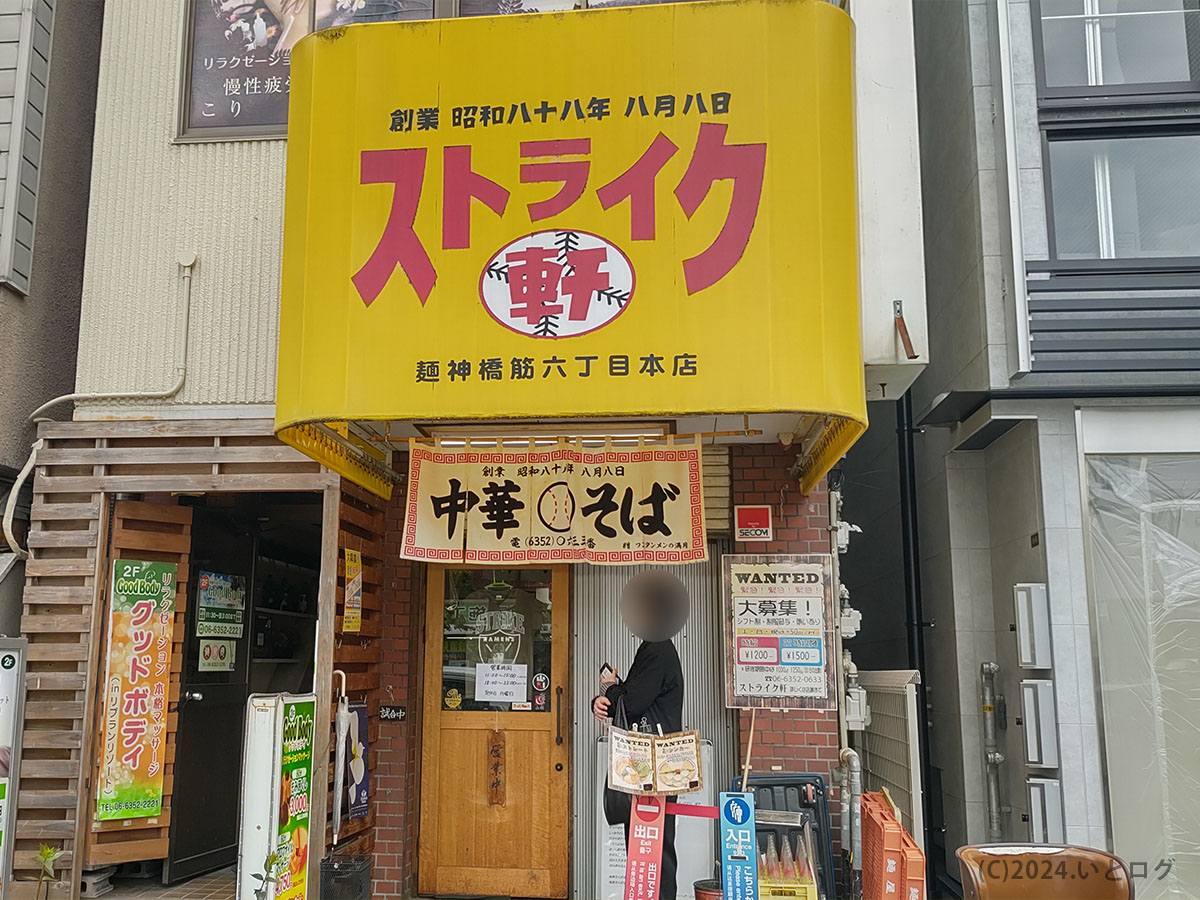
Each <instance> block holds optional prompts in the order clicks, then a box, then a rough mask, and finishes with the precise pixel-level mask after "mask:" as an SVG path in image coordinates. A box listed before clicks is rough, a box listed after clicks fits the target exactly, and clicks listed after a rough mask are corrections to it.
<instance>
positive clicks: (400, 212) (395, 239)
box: [351, 122, 767, 320]
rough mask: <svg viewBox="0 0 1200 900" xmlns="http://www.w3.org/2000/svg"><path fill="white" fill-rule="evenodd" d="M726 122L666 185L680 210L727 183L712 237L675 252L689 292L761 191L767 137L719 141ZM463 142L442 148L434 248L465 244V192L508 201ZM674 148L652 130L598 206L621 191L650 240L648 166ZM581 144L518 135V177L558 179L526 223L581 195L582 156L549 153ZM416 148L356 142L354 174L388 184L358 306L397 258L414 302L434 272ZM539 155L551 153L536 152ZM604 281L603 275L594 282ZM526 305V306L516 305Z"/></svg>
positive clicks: (742, 229)
mask: <svg viewBox="0 0 1200 900" xmlns="http://www.w3.org/2000/svg"><path fill="white" fill-rule="evenodd" d="M727 128H728V126H726V125H723V124H720V125H719V124H715V123H711V122H705V123H702V124H701V125H700V130H699V134H698V136H697V139H696V146H695V149H694V151H693V154H692V158H691V160H690V161H689V163H688V167H687V169H686V171H685V172H684V174H683V177H682V178H681V179H680V181H679V184H678V185H677V186H676V187H675V191H674V193H675V198H676V200H677V201H678V203H679V206H680V208H681V209H682V210H683V212H684V214H685V215H686V216H687V217H688V218H689V219H690V218H692V217H693V215H694V214H695V213H696V211H697V210H698V209H699V208H700V206H701V204H702V203H703V202H704V201H705V199H706V198H707V197H708V195H709V193H710V191H711V190H712V186H713V184H715V183H716V182H717V181H726V180H728V181H732V182H733V192H732V197H731V199H730V203H729V211H728V213H727V214H726V216H725V221H724V223H723V224H722V226H721V229H720V231H719V232H718V234H717V236H716V238H715V239H714V240H713V242H712V243H711V244H710V245H709V246H708V248H707V249H705V250H704V251H703V252H701V253H699V254H698V255H696V256H694V257H692V258H690V259H686V260H684V261H683V272H684V281H685V283H686V286H687V292H688V293H689V294H694V293H696V292H698V291H702V290H704V289H705V288H708V287H711V286H713V285H714V284H716V283H717V282H719V281H720V280H721V279H722V278H724V277H725V276H726V275H728V274H729V272H730V271H732V270H733V268H734V267H735V266H736V265H737V264H738V262H739V261H740V260H741V258H742V256H743V255H744V254H745V251H746V247H747V245H748V243H749V241H750V235H751V233H752V232H753V230H754V224H755V221H756V219H757V216H758V208H759V204H760V203H761V200H762V189H763V181H764V178H765V175H766V159H767V145H766V143H765V142H763V143H757V144H728V143H726V142H725V137H726V133H727ZM471 149H472V148H471V146H470V145H455V146H449V147H444V148H442V163H443V165H442V249H443V250H465V249H469V248H470V246H471V206H472V204H471V201H472V200H478V201H479V202H481V203H482V204H483V205H484V206H486V207H488V209H490V210H491V211H492V212H493V213H495V214H496V215H497V216H504V214H505V212H506V211H507V209H508V201H509V199H510V197H511V193H510V192H509V190H508V189H507V188H506V187H504V186H503V185H502V184H500V183H498V182H495V181H493V180H491V179H490V178H487V177H486V176H484V175H481V174H479V173H478V172H475V171H474V170H473V169H472V168H471ZM678 150H679V148H678V147H677V146H676V145H675V144H674V143H673V142H672V141H671V140H670V139H669V138H668V137H666V136H665V135H663V134H661V133H660V134H658V135H657V136H656V137H655V138H654V140H653V141H652V142H651V143H650V146H649V147H648V148H647V149H646V150H645V152H643V153H642V155H641V156H640V157H639V158H638V159H637V160H636V161H635V162H634V163H633V165H631V166H630V167H629V168H628V169H627V170H626V171H625V172H623V173H622V174H621V175H619V176H617V177H616V178H615V179H613V180H612V181H610V182H608V183H607V184H605V185H603V186H602V187H600V188H598V189H597V190H596V197H597V199H598V200H599V202H600V206H601V208H602V209H604V210H609V209H612V208H613V207H614V206H616V205H617V204H619V203H622V202H623V201H625V200H626V199H628V200H629V231H630V237H631V238H632V239H633V240H635V241H652V240H654V239H655V237H656V235H657V223H656V218H655V196H656V194H655V192H656V184H657V179H658V174H659V173H660V172H661V171H662V169H663V167H664V166H666V164H667V163H668V162H669V161H670V160H671V159H672V157H674V155H675V154H676V153H677V152H678ZM590 152H591V139H590V138H568V139H561V140H546V141H522V142H521V144H520V149H519V158H520V159H521V160H537V161H533V162H521V163H520V164H519V180H520V183H521V184H541V183H547V182H558V183H559V184H560V185H561V186H560V188H559V190H558V191H557V192H556V193H555V194H554V195H553V196H551V197H549V198H547V199H545V200H538V201H533V202H531V203H529V204H528V205H527V211H528V213H529V219H530V222H531V223H532V222H539V221H542V220H544V219H549V218H552V217H554V216H557V215H561V214H562V213H565V212H566V211H567V210H569V209H571V208H572V207H573V206H574V205H575V204H576V203H577V202H578V201H579V200H580V198H582V197H583V194H584V192H585V191H586V189H587V182H588V177H589V173H590V167H591V163H590V161H589V160H587V159H559V158H557V157H563V156H582V155H586V154H589V153H590ZM426 155H427V150H426V149H425V148H410V149H404V150H363V151H361V158H360V176H359V183H360V184H363V185H368V184H390V185H391V186H392V203H391V206H390V208H389V211H388V217H387V221H386V222H385V224H384V227H383V232H382V234H381V235H380V238H379V242H378V243H377V244H376V246H375V249H374V250H373V251H372V252H371V255H370V256H369V257H368V259H367V261H366V262H365V263H364V264H363V265H362V267H361V268H360V269H359V270H358V271H357V272H355V273H354V275H353V276H352V278H351V281H352V282H353V283H354V286H355V288H356V290H357V291H358V295H359V297H360V298H361V299H362V301H363V304H364V305H366V306H370V305H371V304H372V303H373V302H374V301H375V299H376V298H377V297H378V296H379V294H380V293H381V292H382V291H383V289H384V287H385V286H386V285H387V283H388V282H389V281H390V280H391V277H392V275H393V273H394V272H395V270H396V267H397V266H399V267H400V268H401V269H402V270H403V271H404V274H405V276H406V277H407V279H408V282H409V284H410V285H411V286H412V288H413V290H414V291H415V292H416V294H417V298H418V299H419V300H420V301H421V304H422V305H424V304H425V302H426V301H427V300H428V299H429V295H430V294H431V293H432V291H433V287H434V284H435V283H436V282H437V271H436V270H435V268H434V266H433V262H432V260H431V259H430V257H429V254H428V252H427V251H426V249H425V246H424V244H423V243H422V242H421V239H420V237H418V235H417V233H416V229H415V223H416V217H417V211H418V208H419V207H420V203H421V192H422V188H423V184H424V180H425V163H426ZM541 157H554V158H553V159H539V158H541ZM544 262H546V264H547V265H548V264H549V263H548V261H544ZM554 262H555V264H557V265H559V266H560V269H559V271H560V273H561V272H562V271H563V268H568V267H571V266H575V268H576V269H577V270H578V271H577V272H576V274H577V275H578V276H579V277H581V278H585V279H588V280H591V281H592V282H594V283H595V284H600V283H601V282H602V281H603V278H602V277H601V276H602V273H600V272H599V270H598V269H597V270H596V271H592V270H591V269H590V268H585V267H587V266H590V263H589V262H586V261H581V263H578V264H577V263H573V262H571V261H569V260H564V259H562V258H557V259H555V260H554ZM564 263H565V266H563V264H564ZM584 286H585V285H584V282H579V283H578V288H579V290H578V293H574V294H572V295H571V296H572V302H571V318H573V319H577V320H578V319H580V318H581V317H586V307H587V304H588V303H589V302H590V298H591V296H592V294H593V293H594V291H595V290H597V289H598V288H596V287H593V288H592V293H586V292H585V291H584V290H583V288H584ZM607 287H608V285H607V284H606V285H604V287H603V288H599V289H601V290H603V289H606V288H607ZM524 305H525V304H524V303H522V306H524ZM526 314H528V315H532V314H533V313H532V311H530V312H529V313H525V312H522V313H521V315H526ZM545 315H553V314H552V313H545Z"/></svg>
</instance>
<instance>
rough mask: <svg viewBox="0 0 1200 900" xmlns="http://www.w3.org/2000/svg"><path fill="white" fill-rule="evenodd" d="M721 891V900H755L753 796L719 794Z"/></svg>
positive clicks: (756, 887) (755, 841)
mask: <svg viewBox="0 0 1200 900" xmlns="http://www.w3.org/2000/svg"><path fill="white" fill-rule="evenodd" d="M719 811H720V814H721V891H722V896H723V897H724V898H725V900H758V837H757V836H756V834H755V832H754V795H753V794H750V793H746V794H742V793H737V792H733V791H724V792H722V793H721V802H720V805H719Z"/></svg>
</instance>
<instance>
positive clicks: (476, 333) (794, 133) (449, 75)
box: [276, 0, 865, 555]
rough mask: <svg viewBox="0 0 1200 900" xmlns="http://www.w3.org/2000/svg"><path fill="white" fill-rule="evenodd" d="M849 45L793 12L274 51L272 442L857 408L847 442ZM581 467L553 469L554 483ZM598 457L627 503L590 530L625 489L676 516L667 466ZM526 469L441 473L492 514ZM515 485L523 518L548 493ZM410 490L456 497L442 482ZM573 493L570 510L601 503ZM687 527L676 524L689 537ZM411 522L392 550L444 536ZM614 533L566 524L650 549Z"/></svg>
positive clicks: (459, 31)
mask: <svg viewBox="0 0 1200 900" xmlns="http://www.w3.org/2000/svg"><path fill="white" fill-rule="evenodd" d="M851 46H852V41H851V29H850V21H849V17H848V16H847V15H846V13H845V12H843V11H842V10H840V9H838V8H837V7H836V6H834V5H832V4H827V3H799V2H793V0H744V2H738V3H711V4H708V3H680V4H662V5H651V6H640V7H634V8H618V9H596V10H583V11H578V12H566V13H559V14H552V13H545V14H533V15H517V16H490V17H489V16H484V17H478V18H464V19H446V20H440V19H436V20H430V21H425V22H394V23H381V24H370V25H362V26H354V27H352V28H345V29H331V30H328V31H322V32H318V33H316V34H313V35H310V36H309V37H306V38H304V39H303V40H302V41H300V43H299V44H297V46H296V48H295V50H294V52H293V54H292V58H291V60H292V94H291V96H292V105H291V109H290V114H289V115H290V119H289V133H288V171H287V210H286V215H285V227H284V251H283V285H282V307H281V316H280V341H279V380H278V384H279V390H278V402H277V409H276V427H277V429H278V430H279V433H280V436H281V437H282V438H283V439H284V440H291V441H294V442H296V443H297V445H300V446H307V445H306V444H304V443H303V442H302V441H301V439H300V437H299V436H298V435H297V434H293V433H292V432H293V431H294V430H295V429H296V428H299V426H302V425H305V424H308V423H313V422H322V421H323V422H329V423H337V422H345V421H347V420H349V421H357V420H376V421H397V420H400V421H404V420H408V421H414V422H432V421H437V420H457V421H464V420H477V421H478V420H484V421H495V420H497V419H501V418H509V419H518V418H519V419H526V420H528V419H557V420H562V419H578V418H581V417H586V418H591V419H596V418H605V419H609V420H612V419H615V418H619V417H627V418H628V417H636V418H657V419H662V418H668V419H670V418H679V417H683V416H711V415H713V414H716V413H728V414H734V415H737V417H738V421H739V422H740V421H741V415H742V414H743V413H756V412H763V413H766V412H772V411H775V412H786V413H802V412H820V413H821V414H823V415H829V416H831V417H833V418H834V419H843V420H850V424H852V425H853V426H854V427H852V428H849V429H843V431H841V432H838V434H839V437H838V440H839V441H841V440H842V439H843V437H844V439H845V441H852V440H853V438H854V437H855V436H856V435H857V434H858V432H859V431H861V428H862V424H863V423H864V422H865V408H864V399H863V396H864V395H863V384H862V380H863V372H862V356H861V350H860V347H859V343H860V340H859V326H858V300H857V278H858V276H857V264H856V260H855V249H854V248H855V241H856V226H855V219H854V211H855V204H854V172H853V160H854V150H853V144H852V141H851V136H852V127H851V125H852V116H851V113H852V103H851V100H852V94H851V73H850V68H851V65H850V63H851V54H850V51H851ZM462 60H471V64H470V65H463V63H462ZM768 84H769V85H771V86H772V87H771V89H770V90H767V89H766V86H767V85H768ZM348 85H350V86H353V89H352V90H351V89H348V87H347V86H348ZM708 421H712V420H711V419H708ZM563 430H564V431H565V432H568V433H569V430H570V427H569V425H568V426H564V428H563ZM335 456H336V455H335V454H330V455H329V457H330V459H331V460H332V463H331V464H334V465H336V464H337V463H336V459H335ZM831 458H836V454H835V455H834V456H833V457H831ZM423 462H428V463H436V464H437V465H462V464H463V463H464V461H463V460H460V459H450V458H447V457H444V456H438V457H436V458H434V457H430V458H429V459H427V460H424V461H423ZM572 462H573V461H572V460H569V459H566V458H565V457H564V458H558V459H554V460H551V461H550V462H549V465H550V468H551V475H553V474H555V473H553V466H554V464H555V463H557V464H558V465H559V466H560V471H559V472H558V473H557V474H558V475H562V474H563V473H562V471H561V467H562V466H563V465H565V464H570V463H572ZM599 462H600V465H601V466H604V467H607V466H610V465H612V466H615V465H624V466H625V467H626V475H625V476H624V480H622V479H621V477H619V476H608V475H605V476H604V479H603V481H602V482H601V483H603V482H605V481H607V482H610V483H611V484H612V486H613V488H614V489H615V493H614V494H613V496H612V502H615V503H616V504H617V507H618V508H617V511H616V513H615V514H614V516H613V518H610V519H608V520H607V522H612V521H614V520H616V521H620V516H621V511H620V510H621V504H622V503H623V502H624V496H625V489H626V487H627V486H629V487H632V488H633V492H634V495H635V496H634V500H633V503H634V504H641V503H642V501H644V500H646V499H647V498H649V497H651V496H653V492H654V484H655V482H657V483H658V484H659V485H660V489H661V491H665V492H668V493H671V491H670V489H669V488H668V484H674V485H675V486H676V488H678V489H679V496H678V497H677V498H675V499H673V500H671V501H669V502H667V503H666V504H665V506H664V510H665V512H664V514H665V515H668V516H670V514H671V511H672V510H675V509H679V508H680V507H686V506H687V505H688V504H689V503H690V498H689V496H688V492H689V486H688V480H687V478H686V477H685V474H683V473H681V472H676V473H674V474H672V475H671V476H670V479H669V481H668V480H664V478H663V477H659V476H653V477H650V478H649V479H648V480H647V479H646V478H645V477H644V476H643V475H642V474H641V472H642V471H643V469H644V466H643V465H642V462H641V461H634V460H630V461H628V462H624V463H613V462H610V461H609V460H600V461H599ZM655 462H656V464H657V463H659V462H666V461H665V460H655ZM532 464H534V462H533V460H526V461H523V462H517V463H516V464H515V466H513V465H509V464H508V463H502V464H501V465H503V466H504V468H505V470H506V473H508V474H506V475H505V476H504V477H503V478H499V479H496V478H495V476H484V475H483V474H482V472H481V471H480V470H479V469H478V468H473V469H472V470H471V472H470V473H469V475H470V478H471V481H470V483H468V481H466V480H464V478H465V475H464V474H459V475H455V476H454V477H455V478H457V479H458V482H459V489H458V492H464V491H473V492H474V494H475V495H476V496H477V497H478V504H477V505H473V506H472V510H471V511H474V510H477V509H480V508H481V507H482V506H484V505H485V504H487V503H488V500H489V499H493V500H494V501H495V502H498V501H499V498H498V497H497V498H492V497H491V495H489V494H487V493H485V492H484V488H487V487H488V486H489V483H490V482H491V481H492V480H495V481H496V484H497V485H498V486H500V487H501V488H503V487H504V485H505V478H509V479H512V480H513V481H514V482H515V483H522V482H521V480H520V479H519V478H516V477H514V476H513V474H512V473H513V472H514V471H515V469H518V468H521V467H522V466H526V467H528V466H529V465H532ZM574 464H575V465H576V466H577V467H580V466H585V465H586V466H588V467H589V468H591V467H592V466H593V465H594V463H592V462H577V463H574ZM470 465H472V466H475V465H476V464H475V463H470ZM487 465H492V463H490V462H483V461H480V462H479V464H478V466H479V467H482V466H487ZM537 465H539V466H540V465H543V463H540V462H538V463H537ZM493 468H494V466H493ZM423 469H424V471H429V470H428V469H426V468H425V467H424V466H423ZM540 471H541V470H539V472H540ZM529 477H531V478H533V479H534V480H535V482H536V483H529V484H523V486H522V493H521V494H520V496H519V499H520V500H521V501H522V502H523V503H525V504H526V506H525V510H524V513H523V515H526V516H528V515H530V514H533V510H534V509H535V507H536V504H537V503H538V501H539V500H540V499H541V497H542V492H543V490H544V489H545V488H546V487H547V486H548V485H549V484H551V483H553V481H557V480H561V479H559V478H553V479H552V480H551V481H546V482H545V483H543V480H544V479H543V476H542V475H541V474H539V475H534V476H529ZM545 477H547V478H549V477H550V476H545ZM590 478H591V476H589V479H590ZM613 479H615V480H613ZM631 479H633V480H631ZM567 481H568V482H570V481H571V479H567ZM576 481H578V479H576ZM595 486H596V485H594V484H592V483H591V481H590V480H589V483H588V485H587V487H595ZM430 490H431V491H436V492H437V493H436V496H443V497H451V498H452V499H451V500H448V501H447V502H448V503H451V504H452V505H451V507H450V508H451V509H454V508H458V507H459V506H461V504H463V503H464V502H467V501H464V500H462V498H461V496H460V493H458V492H454V491H451V490H450V485H449V482H448V481H445V482H443V483H441V484H438V485H436V486H431V488H430ZM530 490H532V491H534V493H533V495H532V496H531V495H530V494H529V493H527V491H530ZM571 491H572V492H573V493H574V495H575V499H576V501H577V502H578V505H579V508H580V511H581V510H582V507H583V506H585V505H588V504H590V503H592V502H594V498H589V497H588V496H587V495H586V493H585V492H584V486H583V485H581V484H579V483H572V484H571ZM467 496H469V494H468V495H467ZM608 502H609V501H605V503H606V504H607V503H608ZM654 502H658V501H654ZM493 505H494V504H493ZM465 511H466V510H465V509H464V512H465ZM648 513H649V514H657V513H656V511H655V510H654V509H652V508H651V507H650V506H641V507H639V508H638V509H637V512H636V514H637V515H638V516H642V515H646V514H648ZM422 515H424V512H423V513H422ZM681 515H683V516H684V518H683V519H681V520H680V521H679V523H678V526H679V527H676V526H675V525H672V526H671V535H670V537H671V538H672V539H673V540H680V539H684V540H687V539H689V536H688V534H687V531H688V528H687V525H686V516H687V515H690V513H688V512H683V513H681ZM468 518H470V517H469V516H468ZM476 518H481V517H479V516H478V515H477V516H476ZM427 524H428V525H429V531H428V532H427V531H425V530H424V529H425V525H418V526H417V527H419V528H420V529H422V530H421V535H422V536H421V538H420V539H419V540H417V541H416V542H415V543H410V547H416V546H424V547H427V548H432V547H433V546H435V545H434V544H431V543H430V542H431V540H432V535H433V528H432V526H433V522H428V523H427ZM438 524H439V525H440V530H441V535H442V537H441V541H440V544H447V543H449V544H451V545H453V546H454V547H457V546H459V544H460V543H461V541H460V540H458V539H459V538H461V534H460V533H459V534H456V533H455V530H454V529H453V528H451V529H450V533H449V534H447V533H446V527H447V525H449V524H451V523H450V521H449V514H447V515H445V516H442V517H441V518H440V520H439V522H438ZM458 524H459V525H460V526H461V525H462V524H463V523H462V521H461V519H460V520H459V522H458ZM466 524H467V525H468V527H471V524H470V523H469V522H468V523H466ZM482 524H483V522H482V521H480V522H479V527H480V528H481V527H482ZM617 531H618V532H619V533H618V534H617V535H613V536H611V537H607V536H605V535H604V534H603V532H604V529H603V528H599V529H596V530H595V533H591V532H588V533H587V534H586V535H585V534H584V533H583V532H580V533H579V534H578V537H580V538H583V537H585V536H586V537H588V538H595V539H596V540H597V541H601V539H602V538H603V541H602V542H603V543H605V544H606V547H605V549H604V552H609V551H610V550H611V549H622V550H623V549H626V548H624V545H625V544H626V543H630V544H636V543H637V542H638V541H645V540H647V539H653V540H658V539H659V538H660V537H661V538H664V539H665V538H666V537H667V536H666V535H663V534H662V533H661V532H655V533H653V534H646V533H644V532H643V531H642V530H641V529H640V528H636V529H633V530H632V532H631V531H630V530H629V529H624V530H622V529H620V528H618V529H617ZM571 533H572V534H574V533H575V532H574V530H573V528H572V531H571ZM558 534H564V532H555V531H553V529H551V530H550V531H549V532H547V533H542V532H539V531H537V530H536V529H535V530H534V531H530V530H529V529H528V528H527V529H526V531H525V532H523V533H521V534H520V535H519V537H520V538H521V539H522V541H524V540H527V539H532V538H534V537H539V538H546V537H554V540H555V541H557V537H555V536H556V535H558ZM478 536H479V537H481V538H482V537H486V538H487V540H486V542H485V543H484V544H482V545H480V546H486V547H487V548H488V549H497V550H498V549H499V547H500V545H503V546H504V549H505V553H506V554H507V555H511V554H512V552H513V551H521V552H524V551H526V550H539V549H540V550H545V549H547V548H546V547H544V546H539V545H538V544H536V543H533V544H523V545H522V546H519V547H513V546H512V539H513V538H514V537H518V535H517V534H516V533H515V532H511V531H508V530H507V529H505V531H504V534H503V539H502V540H501V539H500V538H501V536H500V535H499V534H498V533H496V532H488V533H485V532H482V531H480V532H478ZM613 541H615V542H617V544H618V545H619V546H616V547H614V546H613V544H612V542H613ZM469 545H470V542H469V544H468V546H469ZM442 549H447V548H442ZM629 549H636V547H631V548H629ZM656 549H657V548H656Z"/></svg>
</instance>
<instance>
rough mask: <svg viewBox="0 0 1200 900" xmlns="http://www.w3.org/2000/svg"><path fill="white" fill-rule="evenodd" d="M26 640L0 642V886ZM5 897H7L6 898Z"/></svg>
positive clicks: (6, 871) (6, 875)
mask: <svg viewBox="0 0 1200 900" xmlns="http://www.w3.org/2000/svg"><path fill="white" fill-rule="evenodd" d="M26 647H27V641H26V640H25V638H0V883H4V884H7V882H8V880H9V879H10V877H11V875H12V853H13V843H14V841H13V830H14V825H15V824H16V812H17V784H18V782H19V780H20V777H21V775H20V771H19V769H20V762H21V731H22V722H23V719H24V709H25V650H26ZM6 896H7V894H6Z"/></svg>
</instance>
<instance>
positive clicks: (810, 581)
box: [722, 554, 837, 709]
mask: <svg viewBox="0 0 1200 900" xmlns="http://www.w3.org/2000/svg"><path fill="white" fill-rule="evenodd" d="M722 564H723V569H724V572H723V576H724V601H725V692H726V705H728V706H730V707H735V708H742V709H746V708H750V707H766V708H772V709H805V708H807V709H834V708H836V705H837V704H836V698H835V695H834V689H833V667H832V663H831V660H830V658H829V654H830V652H831V650H832V643H833V600H832V591H831V576H832V573H831V568H832V566H831V560H830V557H829V556H828V555H826V554H808V555H782V554H762V555H743V556H725V557H722Z"/></svg>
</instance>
